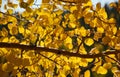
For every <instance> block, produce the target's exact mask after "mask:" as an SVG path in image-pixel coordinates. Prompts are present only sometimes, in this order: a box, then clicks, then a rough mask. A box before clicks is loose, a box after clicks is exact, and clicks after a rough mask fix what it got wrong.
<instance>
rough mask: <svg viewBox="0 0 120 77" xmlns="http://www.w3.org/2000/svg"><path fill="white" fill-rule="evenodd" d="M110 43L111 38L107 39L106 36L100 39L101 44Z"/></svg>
mask: <svg viewBox="0 0 120 77" xmlns="http://www.w3.org/2000/svg"><path fill="white" fill-rule="evenodd" d="M110 41H111V38H110V37H108V36H105V37H103V38H102V42H103V43H104V44H108V43H109V42H110Z"/></svg>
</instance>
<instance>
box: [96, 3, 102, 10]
mask: <svg viewBox="0 0 120 77" xmlns="http://www.w3.org/2000/svg"><path fill="white" fill-rule="evenodd" d="M100 9H101V3H100V2H98V3H97V4H96V11H99V10H100Z"/></svg>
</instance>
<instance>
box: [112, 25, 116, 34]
mask: <svg viewBox="0 0 120 77" xmlns="http://www.w3.org/2000/svg"><path fill="white" fill-rule="evenodd" d="M112 31H113V34H116V33H117V27H116V26H114V27H113V28H112Z"/></svg>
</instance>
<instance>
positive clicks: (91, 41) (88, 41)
mask: <svg viewBox="0 0 120 77" xmlns="http://www.w3.org/2000/svg"><path fill="white" fill-rule="evenodd" d="M84 43H85V44H86V45H87V46H91V45H92V44H93V43H94V40H93V39H92V38H86V39H85V41H84Z"/></svg>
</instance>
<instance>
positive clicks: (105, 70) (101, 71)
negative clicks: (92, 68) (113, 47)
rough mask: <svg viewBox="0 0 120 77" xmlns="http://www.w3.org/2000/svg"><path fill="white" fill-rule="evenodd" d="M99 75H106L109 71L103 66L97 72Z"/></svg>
mask: <svg viewBox="0 0 120 77" xmlns="http://www.w3.org/2000/svg"><path fill="white" fill-rule="evenodd" d="M97 73H98V74H106V73H107V69H106V68H104V67H103V66H100V67H99V68H98V70H97Z"/></svg>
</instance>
